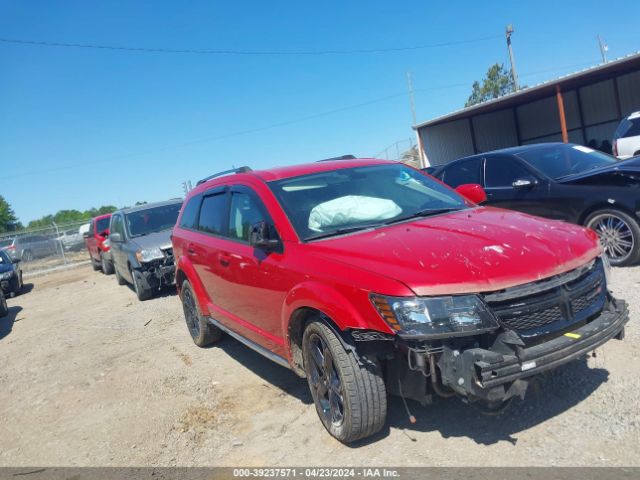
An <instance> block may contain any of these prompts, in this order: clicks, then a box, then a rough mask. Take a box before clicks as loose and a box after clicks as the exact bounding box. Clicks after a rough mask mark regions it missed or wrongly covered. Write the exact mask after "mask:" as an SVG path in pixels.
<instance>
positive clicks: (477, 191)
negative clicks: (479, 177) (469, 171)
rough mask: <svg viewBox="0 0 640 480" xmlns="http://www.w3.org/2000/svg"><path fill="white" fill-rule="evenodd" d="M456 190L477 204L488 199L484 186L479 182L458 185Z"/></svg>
mask: <svg viewBox="0 0 640 480" xmlns="http://www.w3.org/2000/svg"><path fill="white" fill-rule="evenodd" d="M456 192H458V193H459V194H460V195H462V196H463V197H464V198H466V199H467V200H469V201H471V202H473V203H476V204H480V203H482V202H486V201H487V193H486V192H485V191H484V188H482V186H481V185H478V184H477V183H465V184H463V185H459V186H458V187H456Z"/></svg>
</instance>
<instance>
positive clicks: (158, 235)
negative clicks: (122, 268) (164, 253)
mask: <svg viewBox="0 0 640 480" xmlns="http://www.w3.org/2000/svg"><path fill="white" fill-rule="evenodd" d="M131 240H132V242H133V243H135V244H136V245H138V247H140V249H141V250H143V249H149V248H161V249H162V250H165V249H167V248H171V229H167V230H162V231H160V232H153V233H150V234H148V235H143V236H142V237H134V238H132V239H131Z"/></svg>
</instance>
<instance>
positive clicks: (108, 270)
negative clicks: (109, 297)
mask: <svg viewBox="0 0 640 480" xmlns="http://www.w3.org/2000/svg"><path fill="white" fill-rule="evenodd" d="M100 268H101V269H102V273H104V274H105V275H111V274H112V273H113V264H112V263H111V262H110V261H109V260H107V258H106V257H105V255H104V253H103V252H100Z"/></svg>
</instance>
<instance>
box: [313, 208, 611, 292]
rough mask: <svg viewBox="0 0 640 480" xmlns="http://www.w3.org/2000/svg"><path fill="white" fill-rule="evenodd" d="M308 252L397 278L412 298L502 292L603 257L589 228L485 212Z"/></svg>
mask: <svg viewBox="0 0 640 480" xmlns="http://www.w3.org/2000/svg"><path fill="white" fill-rule="evenodd" d="M308 247H310V253H313V254H315V255H318V256H320V257H324V259H325V260H326V261H332V260H333V261H339V262H341V263H345V264H350V265H353V266H354V267H357V268H359V269H363V270H368V271H371V272H372V273H377V274H379V275H383V276H386V277H389V278H393V279H395V280H398V281H399V282H402V283H404V284H405V285H406V286H407V287H409V288H410V289H411V290H413V292H415V294H416V295H440V294H456V293H471V292H483V291H485V292H486V291H495V290H500V289H503V288H508V287H512V286H515V285H520V284H523V283H527V282H532V281H536V280H540V279H543V278H546V277H550V276H553V275H556V274H559V273H563V272H566V271H569V270H572V269H574V268H577V267H578V266H581V265H583V264H585V263H587V262H588V261H589V260H591V259H593V258H594V257H596V256H597V255H598V254H599V253H600V247H599V244H598V241H597V237H596V235H595V233H594V232H592V231H590V230H587V229H584V228H582V227H579V226H575V225H570V224H568V223H564V222H559V221H553V220H546V219H542V218H538V217H533V216H530V215H526V214H523V213H518V212H513V211H508V210H502V209H497V208H488V207H478V208H474V209H468V210H463V211H459V212H455V213H451V214H447V215H441V216H437V217H430V218H424V219H420V220H416V221H414V222H410V223H403V224H399V225H394V226H390V227H382V228H379V229H377V230H373V231H368V232H363V233H356V234H353V235H347V236H343V237H339V238H335V239H327V240H321V241H317V242H311V243H309V244H308ZM378 293H383V294H384V293H385V292H378Z"/></svg>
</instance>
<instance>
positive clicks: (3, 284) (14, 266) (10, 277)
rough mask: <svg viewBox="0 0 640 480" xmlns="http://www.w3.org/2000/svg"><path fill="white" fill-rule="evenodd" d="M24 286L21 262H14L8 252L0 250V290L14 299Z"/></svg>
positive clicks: (16, 260)
mask: <svg viewBox="0 0 640 480" xmlns="http://www.w3.org/2000/svg"><path fill="white" fill-rule="evenodd" d="M23 285H24V283H23V282H22V268H20V260H19V259H15V260H13V259H12V258H11V257H10V256H9V254H8V253H7V252H5V251H4V250H0V288H1V289H2V291H3V292H4V293H5V294H6V295H9V296H11V297H13V296H15V295H17V294H18V293H20V291H21V290H22V287H23Z"/></svg>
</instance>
